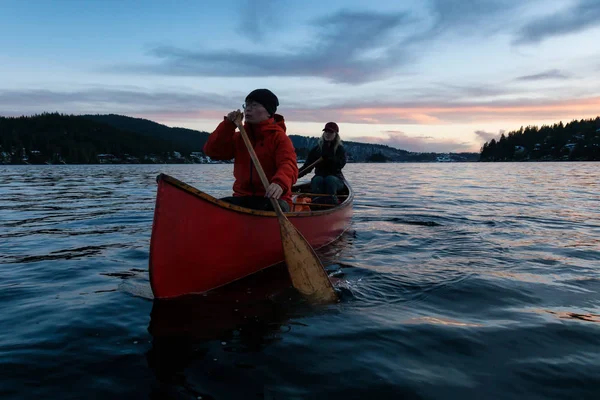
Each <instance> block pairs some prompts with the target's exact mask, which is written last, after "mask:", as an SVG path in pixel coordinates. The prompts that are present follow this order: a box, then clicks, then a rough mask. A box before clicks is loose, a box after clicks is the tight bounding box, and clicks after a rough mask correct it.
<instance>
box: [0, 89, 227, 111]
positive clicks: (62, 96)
mask: <svg viewBox="0 0 600 400" xmlns="http://www.w3.org/2000/svg"><path fill="white" fill-rule="evenodd" d="M231 104H234V103H233V99H231V98H229V97H225V96H222V95H218V94H214V93H194V94H186V93H181V92H165V91H156V92H148V91H143V90H139V89H138V90H135V89H128V90H119V89H103V88H88V89H82V90H76V91H52V90H4V91H3V90H0V113H1V114H4V115H22V114H32V113H40V112H44V111H59V112H64V113H66V114H72V113H77V114H85V113H94V114H96V113H110V112H113V113H134V114H139V113H153V112H155V113H177V112H181V111H185V112H194V111H196V110H201V109H207V108H208V109H214V108H221V109H225V110H227V109H229V108H230V107H231ZM221 113H222V112H221Z"/></svg>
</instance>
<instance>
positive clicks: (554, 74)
mask: <svg viewBox="0 0 600 400" xmlns="http://www.w3.org/2000/svg"><path fill="white" fill-rule="evenodd" d="M569 78H570V76H569V75H567V74H565V73H563V72H561V71H560V70H558V69H551V70H548V71H545V72H541V73H539V74H534V75H525V76H520V77H518V78H516V80H518V81H541V80H545V79H569Z"/></svg>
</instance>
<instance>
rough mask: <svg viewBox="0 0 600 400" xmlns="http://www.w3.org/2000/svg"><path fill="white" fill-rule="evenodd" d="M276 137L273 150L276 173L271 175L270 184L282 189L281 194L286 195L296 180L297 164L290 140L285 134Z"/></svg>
mask: <svg viewBox="0 0 600 400" xmlns="http://www.w3.org/2000/svg"><path fill="white" fill-rule="evenodd" d="M278 136H279V137H278V139H277V140H278V143H277V146H276V149H275V152H276V153H275V165H276V168H277V171H276V172H275V175H273V178H272V179H271V183H276V184H277V185H279V186H280V187H281V189H283V193H286V192H288V191H289V190H291V188H292V185H293V184H294V183H296V181H297V180H298V162H297V161H296V150H295V149H294V145H293V144H292V141H291V140H290V138H289V137H288V136H287V135H286V134H285V133H281V134H280V135H278Z"/></svg>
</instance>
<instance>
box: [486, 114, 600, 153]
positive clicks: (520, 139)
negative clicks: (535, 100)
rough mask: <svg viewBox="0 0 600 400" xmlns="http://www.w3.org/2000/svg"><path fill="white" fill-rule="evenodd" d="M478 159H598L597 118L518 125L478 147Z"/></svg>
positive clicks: (599, 119)
mask: <svg viewBox="0 0 600 400" xmlns="http://www.w3.org/2000/svg"><path fill="white" fill-rule="evenodd" d="M480 160H481V161H557V160H560V161H600V117H596V118H594V119H587V120H585V119H582V120H579V121H578V120H574V121H571V122H569V123H567V124H566V125H564V124H563V123H562V121H561V122H559V123H557V124H553V125H542V126H541V127H537V126H527V127H526V128H523V127H521V129H519V130H517V131H511V132H509V133H508V134H506V135H505V134H504V133H503V134H502V135H501V136H500V139H499V140H496V139H492V140H490V141H489V142H486V143H485V144H484V145H483V147H482V148H481V154H480Z"/></svg>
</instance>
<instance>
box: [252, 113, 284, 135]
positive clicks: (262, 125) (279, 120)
mask: <svg viewBox="0 0 600 400" xmlns="http://www.w3.org/2000/svg"><path fill="white" fill-rule="evenodd" d="M244 127H245V129H246V131H248V132H249V133H250V132H252V135H253V136H254V137H255V138H259V137H263V136H265V135H268V134H270V133H272V132H274V131H277V130H279V129H283V132H286V131H287V127H286V126H285V119H284V118H283V115H280V114H274V115H273V116H272V117H271V118H269V119H265V120H264V121H261V122H259V123H258V124H244Z"/></svg>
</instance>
